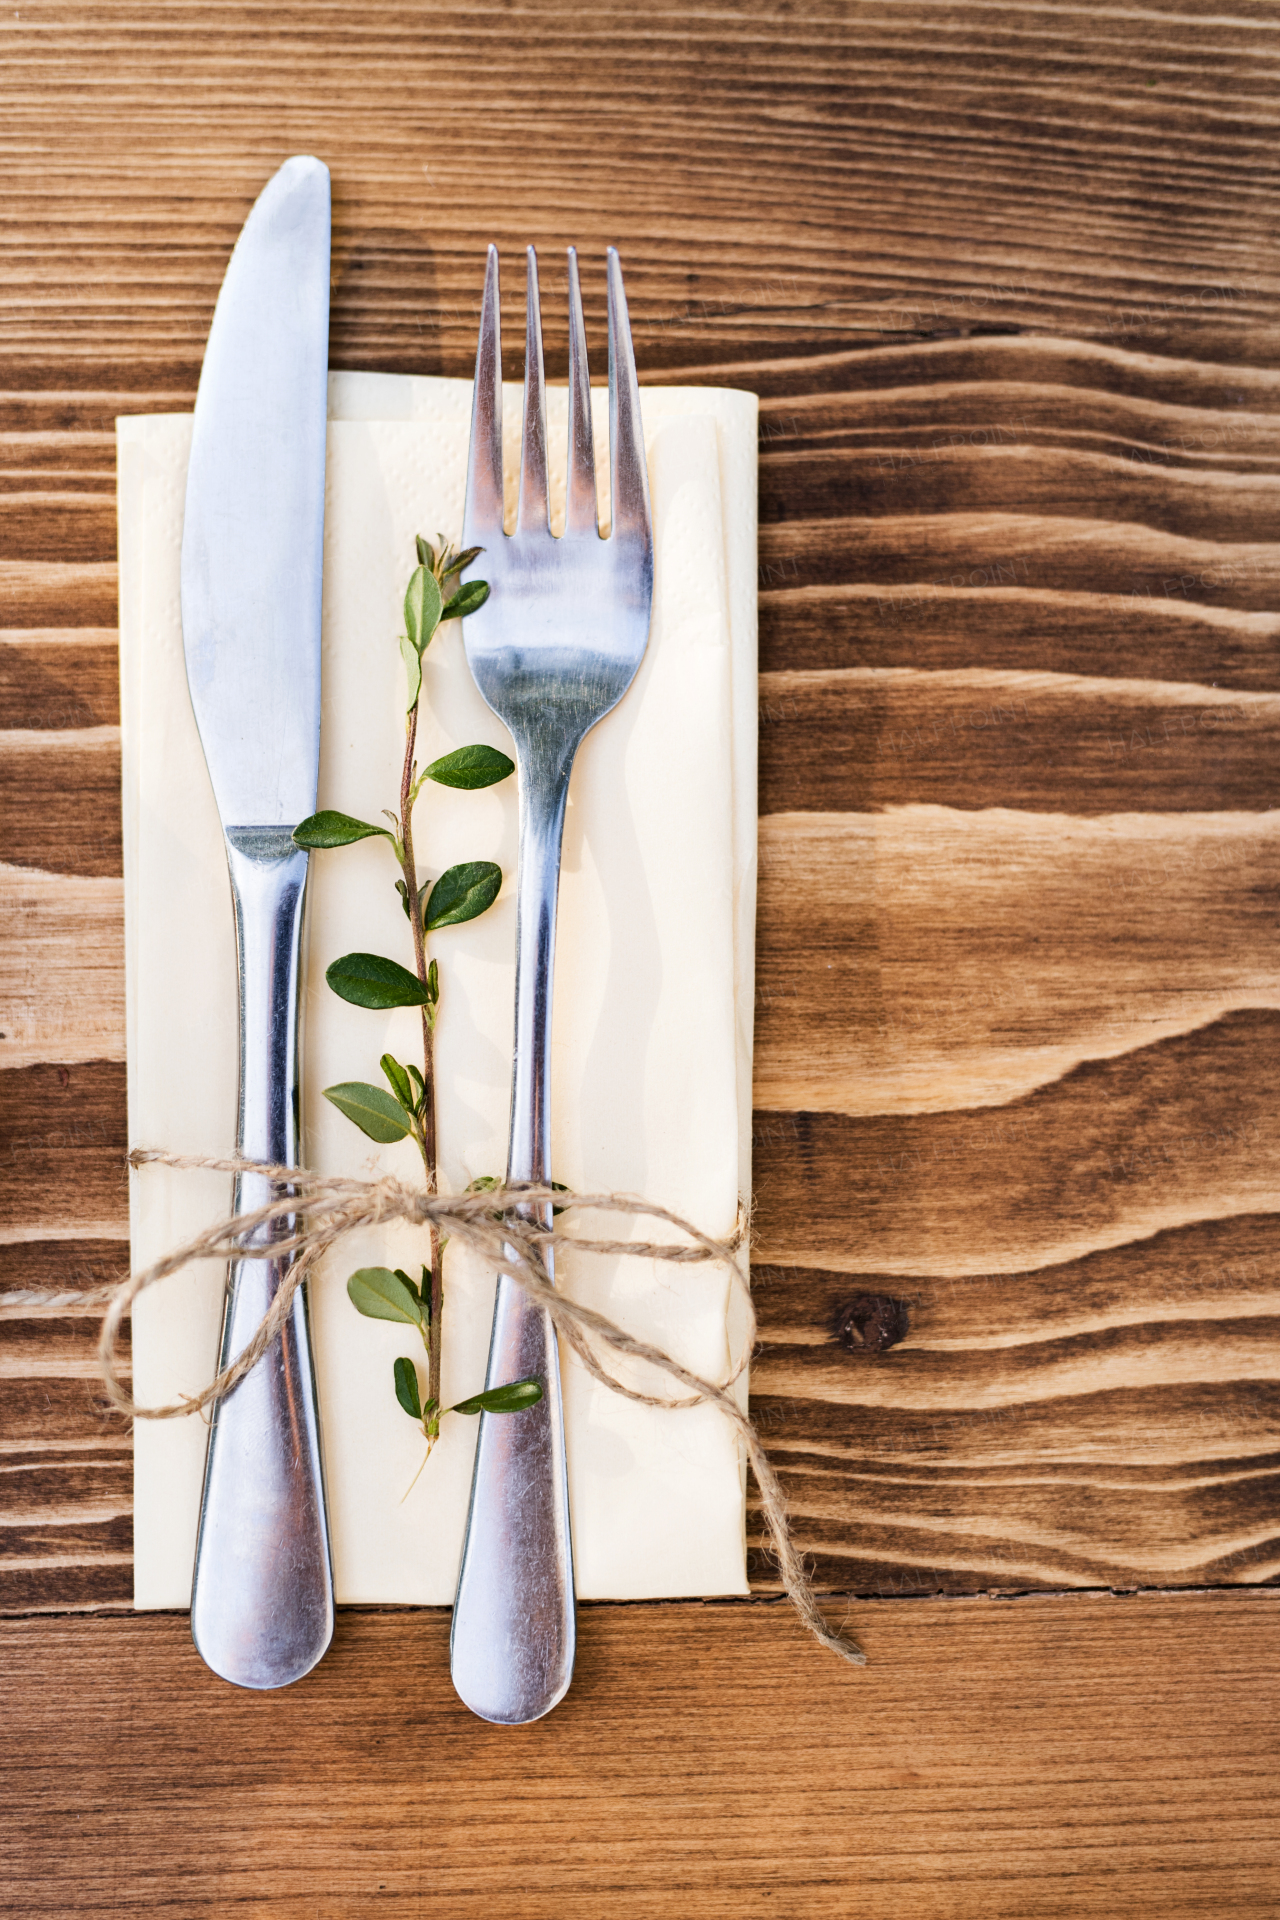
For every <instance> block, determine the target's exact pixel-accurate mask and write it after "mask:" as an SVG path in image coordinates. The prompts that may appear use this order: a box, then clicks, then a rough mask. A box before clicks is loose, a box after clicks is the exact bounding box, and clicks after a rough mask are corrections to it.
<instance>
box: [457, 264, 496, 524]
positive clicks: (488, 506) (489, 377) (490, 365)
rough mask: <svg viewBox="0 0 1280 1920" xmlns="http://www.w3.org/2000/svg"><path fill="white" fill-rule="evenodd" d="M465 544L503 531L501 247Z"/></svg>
mask: <svg viewBox="0 0 1280 1920" xmlns="http://www.w3.org/2000/svg"><path fill="white" fill-rule="evenodd" d="M463 526H464V529H465V531H464V533H463V536H462V541H463V545H464V546H475V545H476V544H477V540H479V542H480V543H481V544H482V543H483V541H484V540H485V539H492V538H493V536H494V535H495V534H500V533H501V532H502V326H501V316H500V313H499V309H498V249H497V248H496V247H490V249H489V260H488V264H487V266H486V267H485V271H484V304H483V306H482V307H481V309H480V343H479V345H478V346H477V348H476V384H475V390H474V392H473V394H472V399H471V448H470V452H469V453H468V455H467V505H466V511H465V513H464V515H463Z"/></svg>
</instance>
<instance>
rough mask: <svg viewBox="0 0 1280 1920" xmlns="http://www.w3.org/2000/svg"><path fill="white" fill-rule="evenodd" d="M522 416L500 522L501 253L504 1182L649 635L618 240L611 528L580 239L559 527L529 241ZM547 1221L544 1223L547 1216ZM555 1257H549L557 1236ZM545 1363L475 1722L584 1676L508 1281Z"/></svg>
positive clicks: (562, 1476) (511, 1489) (478, 535)
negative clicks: (605, 526)
mask: <svg viewBox="0 0 1280 1920" xmlns="http://www.w3.org/2000/svg"><path fill="white" fill-rule="evenodd" d="M528 263H529V265H528V305H527V319H526V335H525V373H524V429H523V440H522V445H521V456H520V504H519V512H518V516H517V521H516V530H515V532H514V533H513V534H512V535H510V536H509V537H508V536H507V535H506V534H505V533H504V531H503V494H502V347H501V335H500V329H499V313H498V254H497V249H496V248H494V247H490V248H489V258H488V265H487V268H486V271H485V283H484V305H483V308H482V310H481V316H480V343H479V348H478V350H477V353H476V381H475V395H474V399H473V402H472V414H471V450H470V455H469V459H468V468H467V504H466V512H465V516H464V526H463V545H464V546H467V547H470V546H480V547H483V549H484V552H483V558H482V560H481V561H480V562H478V563H477V564H478V568H479V571H480V572H481V573H482V575H483V577H484V578H485V579H486V580H487V581H488V582H489V589H490V591H489V598H488V600H487V601H486V602H485V604H484V606H483V607H482V608H481V609H480V611H479V612H478V613H473V614H471V615H469V616H468V618H467V619H466V621H465V622H464V623H463V639H464V645H465V647H466V654H467V661H468V664H469V665H470V668H471V672H472V674H473V676H474V678H475V682H476V685H477V686H478V687H479V689H480V692H481V693H482V694H483V696H484V698H485V700H486V701H487V702H488V704H489V706H490V707H491V708H492V709H493V711H494V712H495V713H496V714H497V716H498V718H499V719H500V720H502V721H503V722H504V724H505V725H506V726H507V728H508V729H509V730H510V733H511V735H512V738H513V740H514V742H515V750H516V766H517V768H518V777H519V788H520V851H519V865H518V872H517V880H516V1006H515V1015H516V1017H515V1052H514V1058H513V1061H512V1078H511V1137H510V1145H509V1148H508V1159H507V1182H508V1184H509V1185H518V1184H521V1183H530V1184H543V1183H545V1182H546V1181H547V1180H548V1179H549V1177H550V1127H549V1109H548V1090H549V1080H550V1066H551V983H552V969H553V963H554V959H555V936H556V894H557V889H558V886H559V880H560V846H561V840H562V838H563V833H564V816H565V804H566V801H567V799H568V793H569V775H570V773H571V771H572V769H573V762H574V756H575V755H576V753H577V751H578V748H579V746H580V745H581V744H582V740H583V738H584V736H585V735H586V734H587V733H588V732H589V731H590V729H591V728H592V727H593V726H594V725H595V724H596V721H597V720H600V719H602V718H603V717H604V715H605V714H606V713H608V712H609V710H610V709H611V708H612V707H614V706H616V705H617V703H618V701H619V700H621V698H622V696H623V694H624V693H625V692H626V690H627V688H628V687H629V686H630V685H631V682H632V680H633V679H634V678H635V674H636V669H637V668H638V667H639V665H640V662H641V660H642V659H643V657H644V650H645V646H646V644H647V642H648V637H649V613H650V607H651V603H652V599H653V530H652V522H651V517H650V512H649V483H648V476H647V474H646V470H645V457H644V437H643V433H642V429H641V422H640V395H639V390H638V387H637V385H636V366H635V355H634V353H633V351H632V346H631V328H630V324H629V321H628V318H627V300H626V294H625V292H624V290H623V285H622V269H621V266H620V265H619V262H618V255H617V251H616V249H615V248H613V247H610V249H609V253H608V282H609V443H610V444H609V457H610V475H611V483H612V501H613V505H612V525H611V528H610V531H609V535H608V538H602V537H601V534H600V528H599V520H598V513H597V507H596V473H595V454H594V450H593V447H592V437H591V388H590V382H589V378H588V373H587V343H586V329H585V327H584V325H583V319H582V292H581V288H580V286H579V281H578V259H577V254H576V252H575V251H574V249H573V248H570V249H569V460H568V486H567V494H566V506H565V528H564V534H563V536H562V537H560V538H555V537H553V535H552V533H551V525H550V516H549V510H548V496H547V422H546V404H545V390H544V382H543V365H542V321H541V315H540V312H539V304H538V263H537V257H536V255H535V253H534V250H533V248H532V247H530V248H529V250H528ZM543 1217H544V1219H545V1220H546V1222H547V1223H548V1224H549V1222H550V1211H549V1209H547V1210H545V1211H544V1213H543ZM547 1257H548V1267H549V1268H550V1264H551V1256H550V1250H548V1256H547ZM531 1376H533V1377H536V1378H537V1379H538V1380H540V1381H541V1383H542V1390H543V1393H542V1399H541V1400H540V1401H538V1402H537V1403H536V1405H534V1406H533V1407H530V1408H527V1409H526V1410H525V1411H524V1412H522V1413H519V1414H517V1415H515V1416H514V1417H512V1416H509V1415H507V1416H501V1417H499V1416H490V1415H489V1414H482V1415H481V1417H480V1431H479V1436H478V1440H477V1445H476V1460H475V1471H474V1475H473V1478H472V1483H471V1506H470V1511H469V1513H468V1516H467V1533H466V1539H465V1542H464V1544H463V1549H462V1567H461V1571H460V1573H459V1576H458V1592H457V1598H456V1600H455V1602H454V1609H453V1629H452V1636H451V1641H450V1659H451V1666H452V1672H453V1683H454V1686H455V1687H456V1688H457V1690H458V1693H459V1694H460V1695H461V1697H462V1699H463V1700H464V1701H465V1702H466V1704H467V1706H469V1707H470V1708H471V1710H472V1712H473V1713H476V1714H479V1715H480V1717H481V1718H482V1719H485V1720H492V1721H497V1722H499V1723H501V1724H503V1725H508V1726H518V1725H521V1724H523V1723H524V1722H525V1721H529V1720H536V1719H538V1718H539V1717H540V1716H541V1715H542V1714H544V1713H549V1712H550V1710H551V1708H552V1707H554V1706H555V1704H556V1702H557V1701H558V1700H560V1699H562V1698H563V1696H564V1694H565V1692H566V1690H567V1688H568V1686H569V1682H570V1680H571V1679H572V1677H573V1657H574V1642H575V1626H574V1599H573V1545H572V1537H571V1532H570V1525H569V1489H568V1478H567V1474H566V1468H565V1451H564V1411H563V1403H562V1399H561V1390H560V1360H559V1352H558V1349H557V1346H556V1336H555V1329H554V1328H553V1326H552V1324H551V1320H550V1317H549V1315H548V1314H547V1312H546V1310H545V1309H544V1308H541V1307H537V1306H535V1305H534V1304H533V1303H532V1302H531V1301H530V1300H529V1299H528V1298H527V1296H526V1295H525V1294H524V1293H523V1291H522V1290H521V1289H520V1287H519V1286H518V1285H517V1284H516V1283H515V1282H514V1281H513V1280H511V1279H509V1278H508V1277H506V1276H505V1275H503V1276H500V1277H499V1280H498V1290H497V1298H496V1300H495V1303H494V1311H493V1334H492V1338H491V1341H490V1345H489V1365H488V1373H487V1376H486V1385H487V1386H501V1385H502V1384H504V1383H505V1382H506V1381H509V1380H522V1379H526V1378H529V1377H531Z"/></svg>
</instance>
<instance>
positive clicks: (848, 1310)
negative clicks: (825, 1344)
mask: <svg viewBox="0 0 1280 1920" xmlns="http://www.w3.org/2000/svg"><path fill="white" fill-rule="evenodd" d="M910 1324H911V1321H910V1317H909V1315H908V1313H907V1303H906V1301H905V1300H891V1299H890V1298H889V1295H888V1294H886V1293H859V1294H855V1295H854V1297H853V1299H852V1300H850V1301H849V1303H848V1305H847V1306H845V1307H842V1308H841V1310H840V1316H839V1318H838V1319H837V1321H836V1339H837V1340H838V1341H839V1342H840V1345H841V1346H842V1347H845V1348H847V1350H848V1351H849V1352H850V1353H883V1352H884V1351H885V1349H886V1347H896V1346H897V1344H898V1342H899V1340H901V1339H903V1338H904V1336H905V1334H906V1332H907V1329H908V1327H909V1326H910Z"/></svg>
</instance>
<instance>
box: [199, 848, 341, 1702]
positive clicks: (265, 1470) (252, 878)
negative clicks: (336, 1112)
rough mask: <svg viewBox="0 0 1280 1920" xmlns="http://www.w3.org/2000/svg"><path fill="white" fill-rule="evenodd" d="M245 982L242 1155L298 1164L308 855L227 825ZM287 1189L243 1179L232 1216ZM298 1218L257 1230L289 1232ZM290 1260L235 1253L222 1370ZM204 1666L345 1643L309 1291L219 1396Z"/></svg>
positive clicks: (203, 1610) (204, 1539) (202, 1629)
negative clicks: (339, 1637) (336, 1610)
mask: <svg viewBox="0 0 1280 1920" xmlns="http://www.w3.org/2000/svg"><path fill="white" fill-rule="evenodd" d="M226 838H227V864H228V866H229V868H230V872H231V892H232V897H233V900H234V904H235V923H236V950H237V959H238V963H239V979H240V1111H239V1122H238V1126H237V1132H236V1141H237V1147H238V1150H239V1152H240V1153H241V1155H243V1156H244V1157H245V1158H246V1159H251V1160H263V1161H269V1162H274V1163H277V1164H280V1163H283V1164H284V1165H286V1166H293V1165H296V1164H297V1151H298V1014H299V1001H300V995H299V988H300V984H301V957H302V912H303V896H304V890H305V887H306V879H307V855H306V853H305V852H303V851H302V849H301V848H299V847H296V846H295V845H294V844H293V839H292V836H291V834H290V831H289V829H288V828H287V827H229V828H228V829H227V833H226ZM276 1191H278V1189H277V1188H275V1187H274V1186H273V1185H272V1183H271V1182H270V1181H268V1180H264V1179H263V1178H262V1177H261V1175H258V1174H241V1175H239V1176H237V1179H236V1187H235V1211H236V1212H237V1213H242V1212H247V1211H251V1210H252V1209H253V1208H255V1207H259V1206H262V1205H264V1204H265V1203H266V1202H267V1201H268V1200H269V1199H271V1198H272V1197H273V1195H274V1193H275V1192H276ZM292 1231H293V1221H292V1219H291V1218H285V1219H283V1220H278V1221H276V1222H274V1223H272V1225H271V1226H270V1227H268V1228H264V1229H263V1230H261V1232H260V1233H259V1234H258V1235H257V1236H256V1239H255V1242H254V1244H256V1245H259V1246H269V1245H270V1244H271V1242H272V1241H273V1240H284V1239H288V1238H289V1237H290V1235H291V1234H292ZM291 1259H292V1256H291V1255H289V1254H284V1255H282V1256H280V1257H278V1258H270V1257H268V1258H261V1257H257V1258H250V1259H240V1260H233V1261H232V1263H231V1266H230V1270H229V1272H228V1275H227V1294H226V1306H225V1310H224V1314H223V1326H222V1345H221V1352H220V1357H219V1367H220V1368H222V1367H226V1366H229V1365H230V1363H231V1362H232V1361H233V1360H234V1359H235V1357H236V1355H237V1354H238V1353H240V1352H241V1351H242V1350H243V1348H244V1347H245V1346H246V1345H247V1344H248V1342H249V1339H250V1336H251V1335H252V1333H253V1331H254V1329H255V1327H256V1326H257V1325H258V1323H259V1321H260V1320H261V1319H262V1316H263V1314H265V1313H266V1311H267V1309H268V1307H269V1306H270V1304H271V1301H272V1299H273V1297H274V1295H275V1292H276V1289H277V1287H278V1286H279V1285H280V1282H281V1281H282V1280H283V1278H284V1276H285V1275H286V1274H287V1272H288V1270H289V1266H290V1263H291ZM191 1632H192V1636H193V1638H194V1640H195V1643H196V1648H197V1650H198V1651H199V1653H200V1655H201V1658H202V1659H203V1660H205V1661H206V1663H207V1664H208V1665H209V1666H210V1667H212V1669H213V1671H214V1672H215V1673H217V1674H219V1675H221V1677H222V1678H223V1679H224V1680H230V1681H232V1682H233V1683H234V1684H235V1685H236V1686H240V1687H254V1688H265V1687H283V1686H287V1685H288V1684H289V1682H290V1681H291V1680H299V1679H301V1677H302V1675H303V1674H304V1673H308V1672H309V1671H310V1670H311V1668H312V1667H313V1666H314V1665H315V1664H316V1662H317V1660H319V1659H320V1657H321V1655H322V1654H323V1653H324V1651H325V1649H326V1648H327V1647H328V1645H329V1642H330V1640H331V1639H332V1637H333V1571H332V1562H331V1554H330V1545H329V1528H328V1520H327V1516H326V1512H325V1500H324V1476H323V1468H322V1463H321V1455H320V1423H319V1417H318V1413H317V1407H316V1385H315V1373H314V1369H313V1366H312V1360H311V1341H310V1333H309V1328H308V1319H307V1303H306V1297H305V1288H300V1289H299V1290H298V1292H297V1294H295V1296H294V1300H293V1305H292V1308H291V1310H290V1314H289V1318H288V1320H287V1321H286V1322H285V1325H284V1328H283V1331H282V1333H281V1336H280V1338H279V1339H278V1340H276V1341H275V1342H273V1344H272V1345H271V1346H270V1347H269V1348H268V1349H267V1351H266V1353H265V1354H264V1355H263V1357H262V1359H261V1360H260V1361H259V1362H258V1365H257V1366H256V1367H255V1368H254V1369H253V1371H252V1372H251V1373H249V1374H248V1375H247V1376H246V1377H245V1378H244V1379H243V1380H242V1381H241V1382H240V1384H239V1386H237V1387H235V1388H234V1389H233V1390H232V1392H231V1393H230V1394H228V1396H227V1397H226V1399H224V1400H220V1401H218V1402H216V1403H215V1405H214V1409H213V1417H212V1419H211V1421H210V1427H209V1450H208V1454H207V1456H206V1460H205V1473H204V1494H203V1498H202V1500H201V1506H200V1531H199V1535H198V1537H197V1541H196V1562H195V1577H194V1581H193V1585H192V1593H191Z"/></svg>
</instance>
